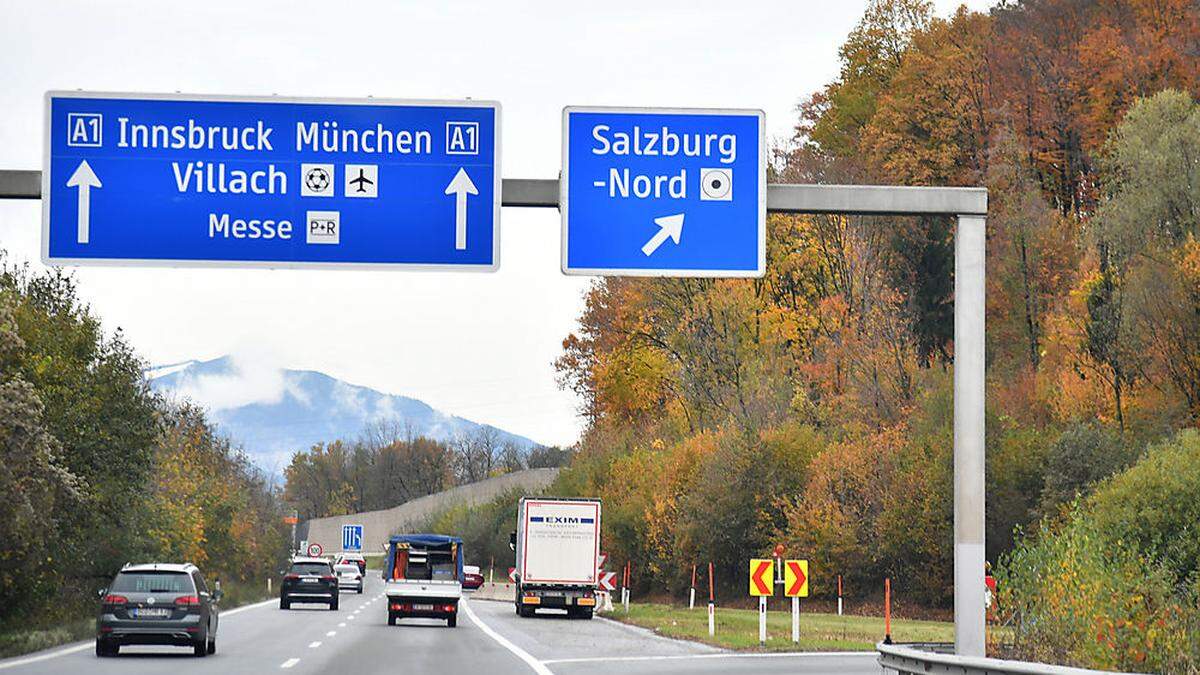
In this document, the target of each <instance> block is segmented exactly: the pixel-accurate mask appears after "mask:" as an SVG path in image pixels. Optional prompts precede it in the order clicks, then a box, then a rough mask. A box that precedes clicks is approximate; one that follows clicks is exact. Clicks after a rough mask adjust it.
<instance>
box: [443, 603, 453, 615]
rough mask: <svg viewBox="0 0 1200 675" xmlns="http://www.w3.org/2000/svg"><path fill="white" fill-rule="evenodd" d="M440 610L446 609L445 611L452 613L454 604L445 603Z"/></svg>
mask: <svg viewBox="0 0 1200 675" xmlns="http://www.w3.org/2000/svg"><path fill="white" fill-rule="evenodd" d="M442 610H443V611H446V612H451V613H453V612H454V605H446V606H445V607H443V608H442Z"/></svg>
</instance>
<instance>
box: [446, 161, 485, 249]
mask: <svg viewBox="0 0 1200 675" xmlns="http://www.w3.org/2000/svg"><path fill="white" fill-rule="evenodd" d="M446 194H448V195H449V194H453V195H454V248H456V249H458V250H460V251H461V250H463V249H465V248H466V247H467V195H477V194H479V190H476V189H475V184H474V183H472V182H471V177H470V176H468V175H467V172H466V170H465V169H462V168H460V169H459V170H458V173H456V174H454V178H453V179H451V181H450V184H449V185H447V186H446Z"/></svg>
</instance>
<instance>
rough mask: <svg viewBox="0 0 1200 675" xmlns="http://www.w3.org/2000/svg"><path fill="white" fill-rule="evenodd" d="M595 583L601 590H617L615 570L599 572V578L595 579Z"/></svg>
mask: <svg viewBox="0 0 1200 675" xmlns="http://www.w3.org/2000/svg"><path fill="white" fill-rule="evenodd" d="M597 581H598V583H597V585H598V586H599V587H600V590H602V591H610V592H611V591H615V590H617V573H616V572H604V571H601V572H600V578H599V579H598V580H597Z"/></svg>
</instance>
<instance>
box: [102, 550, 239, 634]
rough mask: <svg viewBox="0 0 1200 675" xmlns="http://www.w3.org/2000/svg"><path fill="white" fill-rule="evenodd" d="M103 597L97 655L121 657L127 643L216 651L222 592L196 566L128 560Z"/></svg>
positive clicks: (103, 592)
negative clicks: (127, 563)
mask: <svg viewBox="0 0 1200 675" xmlns="http://www.w3.org/2000/svg"><path fill="white" fill-rule="evenodd" d="M100 596H101V600H100V616H99V618H97V620H96V656H116V655H117V653H118V652H119V651H120V649H121V647H122V646H124V645H175V646H178V647H191V648H192V653H194V654H195V655H196V656H206V655H208V654H213V653H216V651H217V615H218V613H219V612H218V608H217V603H218V602H219V601H220V599H221V591H220V589H217V590H214V591H211V592H210V591H209V590H208V584H207V583H205V581H204V575H202V574H200V570H199V569H197V568H196V566H195V565H192V564H190V563H184V564H178V563H148V564H143V565H125V566H124V567H122V568H121V571H120V572H118V573H117V576H116V577H114V578H113V580H112V584H110V585H109V587H108V588H106V589H104V590H102V591H101V592H100Z"/></svg>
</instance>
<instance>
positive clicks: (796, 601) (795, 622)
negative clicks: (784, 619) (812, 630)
mask: <svg viewBox="0 0 1200 675" xmlns="http://www.w3.org/2000/svg"><path fill="white" fill-rule="evenodd" d="M792 642H796V643H798V642H800V598H798V597H793V598H792Z"/></svg>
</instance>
